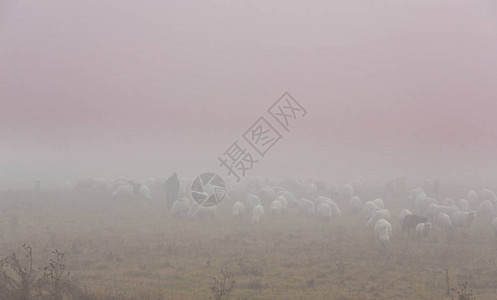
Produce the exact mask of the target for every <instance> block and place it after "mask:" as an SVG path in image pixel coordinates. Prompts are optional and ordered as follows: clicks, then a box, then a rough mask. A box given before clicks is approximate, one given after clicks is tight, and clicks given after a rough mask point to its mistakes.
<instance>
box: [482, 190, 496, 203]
mask: <svg viewBox="0 0 497 300" xmlns="http://www.w3.org/2000/svg"><path fill="white" fill-rule="evenodd" d="M478 198H479V199H480V200H482V201H485V200H490V201H492V203H493V204H497V196H496V195H495V193H494V191H492V190H490V189H483V190H481V191H480V193H479V194H478Z"/></svg>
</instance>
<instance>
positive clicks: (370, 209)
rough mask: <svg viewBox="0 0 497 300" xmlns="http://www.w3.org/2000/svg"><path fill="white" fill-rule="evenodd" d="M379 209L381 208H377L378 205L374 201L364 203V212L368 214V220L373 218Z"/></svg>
mask: <svg viewBox="0 0 497 300" xmlns="http://www.w3.org/2000/svg"><path fill="white" fill-rule="evenodd" d="M379 209H380V208H379V207H378V206H376V203H374V202H373V201H366V203H364V208H363V210H364V213H365V214H366V217H367V218H368V219H369V218H371V216H372V215H373V213H374V212H375V211H377V210H379Z"/></svg>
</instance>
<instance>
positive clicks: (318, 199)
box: [314, 196, 332, 205]
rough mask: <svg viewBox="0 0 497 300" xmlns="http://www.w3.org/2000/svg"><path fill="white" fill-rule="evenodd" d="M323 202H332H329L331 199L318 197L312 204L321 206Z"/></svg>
mask: <svg viewBox="0 0 497 300" xmlns="http://www.w3.org/2000/svg"><path fill="white" fill-rule="evenodd" d="M325 201H332V200H331V198H329V197H325V196H318V197H316V199H315V200H314V204H316V205H319V204H321V203H322V202H325Z"/></svg>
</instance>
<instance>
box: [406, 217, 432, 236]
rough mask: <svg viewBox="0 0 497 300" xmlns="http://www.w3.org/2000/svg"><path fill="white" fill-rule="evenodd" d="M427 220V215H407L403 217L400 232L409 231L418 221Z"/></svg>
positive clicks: (424, 221) (423, 221)
mask: <svg viewBox="0 0 497 300" xmlns="http://www.w3.org/2000/svg"><path fill="white" fill-rule="evenodd" d="M426 222H428V217H423V216H420V215H407V216H405V217H404V222H403V223H402V232H404V231H407V233H409V232H411V229H415V228H416V225H418V224H419V223H426Z"/></svg>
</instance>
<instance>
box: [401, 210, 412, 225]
mask: <svg viewBox="0 0 497 300" xmlns="http://www.w3.org/2000/svg"><path fill="white" fill-rule="evenodd" d="M408 215H412V212H411V211H410V210H408V209H407V208H404V209H403V210H401V211H400V213H399V222H400V224H403V223H404V218H405V217H406V216H408Z"/></svg>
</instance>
